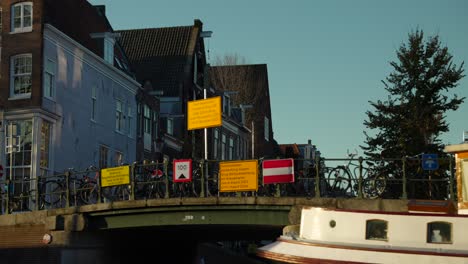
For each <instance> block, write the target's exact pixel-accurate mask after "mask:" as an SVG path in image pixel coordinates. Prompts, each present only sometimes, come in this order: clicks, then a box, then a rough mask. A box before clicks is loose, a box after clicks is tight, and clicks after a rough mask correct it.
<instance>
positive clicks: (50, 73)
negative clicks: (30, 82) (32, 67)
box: [43, 58, 57, 99]
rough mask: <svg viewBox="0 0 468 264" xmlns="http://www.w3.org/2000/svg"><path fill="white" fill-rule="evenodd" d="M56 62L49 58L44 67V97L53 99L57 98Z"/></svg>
mask: <svg viewBox="0 0 468 264" xmlns="http://www.w3.org/2000/svg"><path fill="white" fill-rule="evenodd" d="M56 65H57V64H56V63H55V61H53V60H51V59H49V58H47V59H46V60H45V67H44V77H43V78H44V80H43V83H44V84H43V93H44V97H46V98H49V99H53V98H55V72H56V69H57V66H56ZM48 78H49V80H50V83H49V84H48V85H47V83H46V80H47V79H48Z"/></svg>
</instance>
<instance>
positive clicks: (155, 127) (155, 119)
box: [153, 111, 159, 138]
mask: <svg viewBox="0 0 468 264" xmlns="http://www.w3.org/2000/svg"><path fill="white" fill-rule="evenodd" d="M158 125H159V124H158V113H157V112H156V111H153V137H154V138H158V132H159V129H158Z"/></svg>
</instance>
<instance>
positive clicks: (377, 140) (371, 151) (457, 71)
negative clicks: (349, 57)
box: [361, 30, 465, 170]
mask: <svg viewBox="0 0 468 264" xmlns="http://www.w3.org/2000/svg"><path fill="white" fill-rule="evenodd" d="M396 55H397V59H398V60H397V61H392V62H390V65H391V66H392V68H393V71H392V72H391V73H390V74H389V76H388V77H387V78H386V79H385V80H384V81H382V83H383V85H384V88H385V90H386V91H387V92H388V98H387V99H386V100H384V101H381V100H378V101H377V102H371V101H370V102H369V103H370V104H371V108H372V109H371V110H369V111H367V112H366V115H367V120H365V121H364V125H365V127H366V128H367V130H368V131H364V134H365V135H366V140H365V145H366V146H361V148H362V149H363V150H364V153H365V155H366V156H367V157H368V158H374V159H380V158H401V157H404V156H415V155H416V156H417V155H419V154H421V153H436V154H439V157H446V154H445V153H444V152H443V147H444V146H443V144H442V142H441V141H440V139H439V136H440V135H441V134H442V133H444V132H447V131H448V130H449V128H448V124H447V122H446V120H445V118H446V115H445V113H446V112H447V111H449V110H457V109H458V107H459V105H460V104H461V103H463V101H464V99H465V98H459V97H457V95H456V94H454V93H453V92H452V91H451V89H452V88H455V87H456V86H457V85H458V82H459V81H460V80H461V79H462V78H463V77H464V76H465V75H464V74H463V73H464V69H463V65H464V63H463V62H462V63H461V65H460V66H458V67H457V65H455V64H454V63H453V56H452V55H451V54H450V53H449V52H448V48H447V47H444V46H442V45H441V43H440V40H439V37H438V36H437V35H436V36H431V37H428V38H427V40H425V39H424V33H423V31H422V30H416V31H413V32H411V33H410V34H409V35H408V42H407V43H403V44H402V45H401V46H400V47H399V49H398V50H397V51H396ZM386 166H387V169H390V168H388V167H389V166H392V167H393V168H391V169H393V170H396V169H398V168H396V167H398V166H396V165H394V164H393V165H391V164H390V165H386ZM400 167H401V166H400Z"/></svg>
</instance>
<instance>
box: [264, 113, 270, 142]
mask: <svg viewBox="0 0 468 264" xmlns="http://www.w3.org/2000/svg"><path fill="white" fill-rule="evenodd" d="M264 125H265V128H264V132H265V140H266V141H269V140H270V119H268V117H266V116H265V122H264Z"/></svg>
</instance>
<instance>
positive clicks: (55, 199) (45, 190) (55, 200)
mask: <svg viewBox="0 0 468 264" xmlns="http://www.w3.org/2000/svg"><path fill="white" fill-rule="evenodd" d="M64 196H65V188H64V187H63V185H62V184H61V183H60V182H58V181H54V180H50V181H46V182H45V183H44V184H43V185H42V187H41V199H42V201H43V202H44V204H45V205H47V206H54V207H57V206H58V205H59V204H60V203H63V202H64V201H65V197H64Z"/></svg>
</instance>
